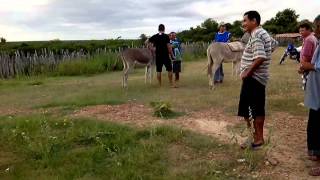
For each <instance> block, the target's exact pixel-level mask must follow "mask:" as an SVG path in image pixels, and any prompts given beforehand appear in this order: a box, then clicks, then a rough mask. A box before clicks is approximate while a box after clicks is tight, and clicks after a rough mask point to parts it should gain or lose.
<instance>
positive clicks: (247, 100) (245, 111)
mask: <svg viewBox="0 0 320 180" xmlns="http://www.w3.org/2000/svg"><path fill="white" fill-rule="evenodd" d="M265 103H266V87H265V86H264V85H263V84H261V83H260V82H259V81H257V80H256V79H254V78H252V77H248V78H246V79H244V80H243V82H242V88H241V93H240V102H239V111H238V116H241V117H244V118H249V117H252V118H253V119H255V118H256V117H258V116H265Z"/></svg>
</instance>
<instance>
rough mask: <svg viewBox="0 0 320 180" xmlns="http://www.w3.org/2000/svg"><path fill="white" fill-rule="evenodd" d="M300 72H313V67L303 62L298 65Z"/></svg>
mask: <svg viewBox="0 0 320 180" xmlns="http://www.w3.org/2000/svg"><path fill="white" fill-rule="evenodd" d="M300 70H301V71H314V70H315V68H314V65H313V64H311V63H309V62H305V61H301V63H300Z"/></svg>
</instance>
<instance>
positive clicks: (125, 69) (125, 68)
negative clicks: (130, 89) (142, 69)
mask: <svg viewBox="0 0 320 180" xmlns="http://www.w3.org/2000/svg"><path fill="white" fill-rule="evenodd" d="M122 63H123V74H122V87H123V88H125V76H126V71H127V69H128V65H127V62H126V61H125V60H124V59H123V60H122Z"/></svg>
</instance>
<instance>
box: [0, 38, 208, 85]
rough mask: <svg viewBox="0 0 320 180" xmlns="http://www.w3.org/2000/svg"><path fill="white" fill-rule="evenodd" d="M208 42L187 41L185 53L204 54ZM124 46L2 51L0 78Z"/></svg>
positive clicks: (36, 71) (50, 68) (34, 72)
mask: <svg viewBox="0 0 320 180" xmlns="http://www.w3.org/2000/svg"><path fill="white" fill-rule="evenodd" d="M207 47H208V43H186V44H183V45H182V49H183V53H186V54H195V55H199V54H203V53H205V52H206V49H207ZM120 51H122V48H120V47H119V48H118V49H117V50H111V49H109V50H108V49H107V48H104V49H97V50H96V51H95V52H92V53H88V52H85V51H83V50H80V51H68V50H60V51H59V52H58V53H54V52H53V51H50V50H48V49H42V50H41V51H40V52H37V51H35V52H34V53H32V54H31V53H24V52H23V51H16V52H15V53H14V54H9V53H7V52H0V79H6V78H13V77H16V76H18V75H26V76H31V75H37V74H40V73H41V72H44V71H49V72H53V71H54V70H55V68H57V66H58V65H59V64H60V63H62V62H66V61H77V60H91V59H92V57H93V56H94V55H97V54H102V53H105V54H106V53H119V52H120Z"/></svg>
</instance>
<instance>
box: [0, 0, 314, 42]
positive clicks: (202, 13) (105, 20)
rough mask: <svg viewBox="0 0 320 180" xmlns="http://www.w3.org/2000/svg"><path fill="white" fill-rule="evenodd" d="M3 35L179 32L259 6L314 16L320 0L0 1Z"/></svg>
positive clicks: (265, 13) (264, 11) (265, 15)
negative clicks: (160, 29) (161, 27)
mask: <svg viewBox="0 0 320 180" xmlns="http://www.w3.org/2000/svg"><path fill="white" fill-rule="evenodd" d="M0 4H1V5H0V37H1V36H3V37H5V38H6V39H7V40H8V41H25V40H52V39H61V40H76V39H79V40H80V39H106V38H117V37H118V36H121V37H122V38H138V37H139V35H140V34H142V33H145V34H147V35H152V34H154V33H156V32H157V26H158V24H159V23H163V24H165V25H166V27H167V31H181V30H185V29H189V28H190V27H192V26H196V25H199V24H200V23H201V22H203V21H204V20H205V19H207V18H214V19H216V20H217V21H218V22H220V21H225V22H233V21H234V20H241V19H242V15H243V13H244V12H245V11H247V10H258V11H259V12H260V13H261V16H262V20H263V21H265V20H268V19H270V18H271V17H273V16H275V14H276V13H277V12H278V11H281V10H283V9H285V8H292V9H295V10H296V11H297V13H298V14H300V19H310V20H313V19H314V18H315V16H316V15H317V14H319V13H320V0H290V1H288V0H197V1H196V0H0Z"/></svg>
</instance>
